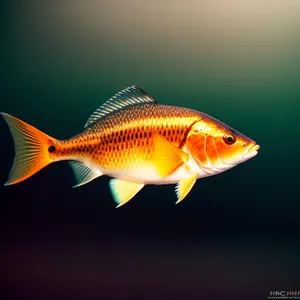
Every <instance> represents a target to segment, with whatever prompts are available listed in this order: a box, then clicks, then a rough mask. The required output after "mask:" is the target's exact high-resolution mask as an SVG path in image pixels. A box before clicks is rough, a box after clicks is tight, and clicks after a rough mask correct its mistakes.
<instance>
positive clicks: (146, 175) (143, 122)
mask: <svg viewBox="0 0 300 300" xmlns="http://www.w3.org/2000/svg"><path fill="white" fill-rule="evenodd" d="M200 118H201V115H200V114H199V113H198V112H195V111H192V110H189V109H186V108H180V107H172V106H166V105H158V104H145V105H143V106H133V107H129V108H128V109H124V110H121V111H117V112H116V113H114V114H112V115H109V116H107V117H106V118H105V119H104V120H101V121H98V122H97V123H96V124H94V125H92V126H90V127H89V128H87V129H86V130H85V131H84V132H83V133H82V134H80V135H78V136H75V137H74V138H71V139H70V140H66V141H64V142H62V145H57V146H56V148H57V152H56V154H53V155H57V157H60V158H61V159H65V158H67V159H70V157H72V158H73V159H78V158H81V160H82V162H85V163H87V164H89V165H91V166H93V168H99V170H101V172H102V173H103V174H106V175H110V176H113V177H118V178H122V179H125V178H126V179H131V180H135V181H138V182H143V183H153V184H161V183H169V181H168V180H167V179H164V180H160V179H161V178H160V176H159V174H158V172H157V169H156V167H155V164H154V162H153V159H152V157H153V152H154V143H153V134H154V133H157V134H159V135H160V136H162V137H163V138H165V139H166V140H168V141H169V142H170V143H172V144H173V145H174V146H175V147H178V148H182V147H183V145H184V142H185V138H186V136H187V134H188V131H189V128H190V126H191V124H193V123H194V122H196V121H197V120H199V119H200ZM60 149H63V150H60ZM178 180H179V179H178ZM171 182H175V181H174V179H173V180H172V181H171Z"/></svg>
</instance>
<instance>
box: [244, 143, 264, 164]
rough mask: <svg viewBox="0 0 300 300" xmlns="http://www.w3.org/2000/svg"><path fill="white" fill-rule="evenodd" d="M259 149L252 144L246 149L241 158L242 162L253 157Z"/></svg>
mask: <svg viewBox="0 0 300 300" xmlns="http://www.w3.org/2000/svg"><path fill="white" fill-rule="evenodd" d="M259 148H260V146H259V145H257V144H256V143H255V142H254V144H251V145H250V146H249V147H248V149H246V151H245V154H244V155H243V156H242V161H245V160H248V159H250V158H252V157H254V156H255V155H256V154H257V153H258V152H257V151H258V149H259Z"/></svg>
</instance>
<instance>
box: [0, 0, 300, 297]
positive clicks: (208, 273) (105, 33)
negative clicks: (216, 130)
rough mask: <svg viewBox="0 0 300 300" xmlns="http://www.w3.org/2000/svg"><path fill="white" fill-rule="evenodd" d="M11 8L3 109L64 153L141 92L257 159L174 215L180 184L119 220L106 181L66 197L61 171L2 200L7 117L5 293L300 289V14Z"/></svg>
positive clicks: (30, 0)
mask: <svg viewBox="0 0 300 300" xmlns="http://www.w3.org/2000/svg"><path fill="white" fill-rule="evenodd" d="M1 3H2V4H1V10H0V11H1V17H0V24H1V27H0V29H1V32H0V37H1V40H0V76H1V81H0V103H1V105H0V111H3V112H6V113H9V114H12V115H14V116H16V117H18V118H20V119H22V120H24V121H26V122H28V123H30V124H32V125H34V126H36V127H37V128H39V129H41V130H43V131H45V132H46V133H48V134H50V135H52V136H54V137H57V138H60V139H64V138H67V137H70V136H72V135H74V134H76V133H78V132H80V131H81V130H82V129H83V125H84V124H85V122H86V120H87V119H88V117H89V115H90V114H91V113H92V112H93V111H94V110H95V109H96V108H97V107H98V106H100V105H101V104H102V103H103V102H104V101H105V100H107V99H108V98H110V97H111V96H113V95H114V94H115V93H117V92H119V91H120V90H122V89H123V88H126V87H127V86H130V85H133V84H135V85H138V86H140V87H141V88H143V89H144V90H146V91H147V92H148V93H149V94H150V95H152V96H153V97H154V98H155V99H156V101H157V102H158V103H161V104H172V105H178V106H185V107H189V108H193V109H196V110H199V111H202V112H205V113H207V114H210V115H212V116H213V117H216V118H218V119H220V120H221V121H223V122H224V123H226V124H228V125H229V126H231V127H233V128H235V129H237V130H239V131H240V132H242V133H244V134H245V135H247V136H249V137H251V138H252V139H254V140H255V141H257V143H258V144H259V145H261V149H260V150H259V154H258V155H257V156H256V157H255V158H253V159H251V160H250V161H248V162H246V163H244V164H241V165H239V166H237V167H235V168H234V169H232V170H230V171H227V172H225V173H223V174H220V175H218V176H213V177H210V178H205V179H201V180H198V181H197V184H196V185H195V187H194V188H193V189H192V191H191V193H190V194H189V196H188V197H187V198H186V199H185V200H184V201H183V202H182V203H181V204H179V205H174V203H175V201H176V197H175V193H174V186H147V187H146V188H144V189H143V190H142V191H141V192H140V193H139V194H138V195H137V196H136V197H135V198H134V199H133V200H132V201H130V202H129V203H128V204H127V205H125V206H124V207H122V208H119V209H115V208H114V207H115V203H114V202H113V199H112V197H111V195H110V191H109V187H108V180H109V178H108V177H101V178H99V179H97V180H95V181H93V182H91V183H90V184H88V185H85V186H83V187H81V188H78V189H72V188H71V187H72V185H73V184H74V182H75V180H74V177H73V174H72V171H71V169H70V167H69V166H68V164H67V163H66V162H61V163H57V164H53V165H51V166H49V167H47V168H45V169H44V170H42V171H41V172H39V173H38V174H37V175H35V176H33V177H32V178H30V179H29V180H27V181H25V182H22V183H20V184H18V185H15V186H9V187H5V188H4V187H3V185H2V184H4V183H5V181H6V179H7V176H8V173H9V171H10V168H11V165H12V162H13V157H14V145H13V140H12V137H11V135H10V132H9V130H8V127H7V125H6V123H5V122H4V120H3V119H1V120H0V165H1V168H0V220H1V229H2V230H1V236H0V239H1V247H0V253H1V254H0V259H1V266H2V267H1V271H0V276H1V282H2V288H1V294H3V295H6V296H7V295H8V296H10V297H11V298H15V299H23V298H24V297H26V296H29V297H31V298H38V299H48V298H49V299H56V297H57V296H59V295H63V296H64V298H65V299H71V298H72V299H75V298H77V297H82V298H84V299H89V298H93V297H95V298H97V297H106V298H107V297H108V296H111V297H117V296H122V297H124V296H125V297H127V296H136V297H137V298H141V297H143V298H153V297H156V298H157V297H168V296H172V297H173V299H174V298H178V297H184V298H185V299H186V298H188V297H191V296H198V297H199V298H200V299H202V298H204V297H209V296H212V297H216V298H218V299H225V298H226V297H225V295H230V296H234V295H237V296H239V297H240V298H243V299H246V298H247V297H249V298H251V297H252V298H251V299H267V297H268V296H269V294H270V291H272V290H297V289H298V290H300V285H299V282H300V276H299V267H300V254H299V253H300V252H299V250H300V244H299V233H300V230H299V228H300V202H299V173H298V170H299V167H300V165H299V160H298V155H299V143H300V142H299V137H300V134H299V130H300V126H299V111H300V102H299V98H300V84H299V80H300V55H299V53H300V35H299V29H300V2H299V1H298V0H286V1H281V0H265V1H260V0H226V1H225V0H224V1H222V0H210V1H206V0H198V1H191V0H185V1H176V2H175V1H171V0H163V1H161V0H160V1H158V0H152V1H139V0H134V1H129V0H123V1H122V0H109V1H108V0H107V1H105V0H102V1H101V0H98V1H96V0H86V1H78V0H77V1H74V0H73V1H68V0H63V1H37V0H23V1H10V2H9V1H7V2H1ZM241 295H242V297H241ZM3 299H4V298H3Z"/></svg>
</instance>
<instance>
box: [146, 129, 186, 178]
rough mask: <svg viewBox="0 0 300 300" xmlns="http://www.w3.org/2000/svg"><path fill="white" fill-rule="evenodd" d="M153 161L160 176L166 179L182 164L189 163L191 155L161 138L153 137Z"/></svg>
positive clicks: (157, 135)
mask: <svg viewBox="0 0 300 300" xmlns="http://www.w3.org/2000/svg"><path fill="white" fill-rule="evenodd" d="M153 143H154V152H153V157H152V159H153V161H154V164H155V166H156V169H157V171H158V174H159V176H161V177H166V176H168V175H170V174H171V173H172V172H173V171H175V170H176V169H177V168H178V167H179V166H180V165H181V164H182V163H184V162H187V161H188V159H189V155H188V154H187V153H185V152H184V151H182V150H181V149H180V148H178V147H176V146H175V145H173V144H172V143H171V142H169V141H168V140H166V139H165V138H163V137H162V136H160V135H159V134H158V133H154V135H153Z"/></svg>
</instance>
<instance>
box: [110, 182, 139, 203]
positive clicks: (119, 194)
mask: <svg viewBox="0 0 300 300" xmlns="http://www.w3.org/2000/svg"><path fill="white" fill-rule="evenodd" d="M109 185H110V189H111V193H112V195H113V198H114V200H115V202H116V203H117V204H118V205H117V206H116V207H120V206H122V205H124V204H125V203H127V202H128V201H129V200H130V199H132V198H133V197H134V196H135V195H136V194H137V193H138V192H139V191H140V190H141V189H142V188H143V187H144V184H143V183H138V182H133V181H126V180H121V179H111V180H110V182H109Z"/></svg>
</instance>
